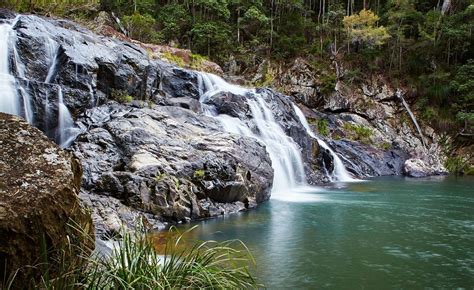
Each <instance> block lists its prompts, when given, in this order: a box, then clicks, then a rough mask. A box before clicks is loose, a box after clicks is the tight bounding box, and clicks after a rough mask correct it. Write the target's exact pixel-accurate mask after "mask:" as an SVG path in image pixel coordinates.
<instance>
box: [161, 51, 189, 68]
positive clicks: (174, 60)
mask: <svg viewBox="0 0 474 290" xmlns="http://www.w3.org/2000/svg"><path fill="white" fill-rule="evenodd" d="M161 56H162V57H163V58H164V59H166V60H167V61H169V62H171V63H174V64H175V65H177V66H180V67H184V66H185V65H186V63H185V61H184V59H183V58H182V57H180V56H178V55H176V54H172V53H171V52H169V51H165V52H163V53H162V54H161Z"/></svg>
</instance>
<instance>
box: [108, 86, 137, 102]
mask: <svg viewBox="0 0 474 290" xmlns="http://www.w3.org/2000/svg"><path fill="white" fill-rule="evenodd" d="M110 98H111V99H112V100H114V101H117V102H119V103H130V102H131V101H133V97H132V96H130V95H129V94H128V93H127V91H124V90H116V89H112V91H111V92H110Z"/></svg>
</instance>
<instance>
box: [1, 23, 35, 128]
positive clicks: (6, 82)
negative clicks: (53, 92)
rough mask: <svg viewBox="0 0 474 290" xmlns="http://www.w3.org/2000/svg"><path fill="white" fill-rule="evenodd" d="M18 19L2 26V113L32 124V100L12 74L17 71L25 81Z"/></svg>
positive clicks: (19, 76)
mask: <svg viewBox="0 0 474 290" xmlns="http://www.w3.org/2000/svg"><path fill="white" fill-rule="evenodd" d="M18 19H19V16H18V17H16V18H15V19H14V20H13V23H12V24H9V23H2V24H0V91H1V92H2V98H0V112H5V113H9V114H13V115H18V116H22V117H24V118H25V119H26V120H27V121H28V122H29V123H32V122H33V116H34V115H33V109H32V105H31V98H30V96H29V94H28V92H27V91H26V90H25V89H24V88H23V87H22V86H20V85H19V84H18V82H17V80H16V78H15V76H14V75H13V74H12V71H15V72H16V73H17V76H18V78H21V79H24V67H23V64H22V63H21V61H20V58H19V56H18V52H17V50H16V46H15V43H16V35H15V33H14V30H13V27H14V26H15V24H16V22H17V21H18ZM10 55H13V61H12V62H10ZM11 64H13V66H14V67H13V68H12V67H11Z"/></svg>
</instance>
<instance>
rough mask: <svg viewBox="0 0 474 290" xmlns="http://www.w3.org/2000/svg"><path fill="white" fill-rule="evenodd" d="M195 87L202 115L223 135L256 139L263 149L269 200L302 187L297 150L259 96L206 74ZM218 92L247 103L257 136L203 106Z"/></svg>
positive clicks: (244, 126)
mask: <svg viewBox="0 0 474 290" xmlns="http://www.w3.org/2000/svg"><path fill="white" fill-rule="evenodd" d="M198 84H199V90H200V94H201V97H200V102H201V104H202V108H203V112H204V113H205V114H206V115H208V116H212V117H215V118H216V119H218V120H219V121H220V122H221V123H222V125H223V127H224V129H225V130H226V131H228V132H231V133H236V134H240V135H243V136H248V137H253V138H256V139H258V140H260V141H261V142H262V143H264V144H265V145H266V148H267V152H268V154H269V155H270V159H271V160H272V167H273V169H274V180H273V189H272V195H273V196H278V195H284V194H287V193H289V192H294V191H295V189H296V188H297V187H300V186H304V185H306V180H305V173H304V167H303V160H302V158H301V154H300V152H299V149H298V146H297V145H296V144H295V142H294V141H293V139H292V138H290V137H288V136H287V135H286V134H285V132H284V131H283V129H282V128H281V127H280V125H279V124H278V123H277V122H276V121H275V119H274V116H273V114H272V112H271V110H270V109H269V107H268V105H267V104H266V103H265V101H264V99H263V97H262V96H261V95H259V94H258V93H256V92H255V90H252V89H246V88H242V87H239V86H236V85H232V84H229V83H227V82H226V81H224V80H223V79H222V78H220V77H218V76H215V75H212V74H207V73H200V74H199V75H198ZM219 92H230V93H233V94H236V95H243V96H247V102H248V104H249V107H250V109H251V112H252V117H253V119H252V121H253V122H254V124H255V125H256V127H257V129H258V132H253V131H252V130H251V129H250V128H249V126H248V125H246V124H245V123H244V122H243V121H242V120H240V119H238V118H234V117H230V116H228V115H218V114H217V113H216V110H215V108H214V107H213V106H210V105H207V104H206V103H205V102H206V101H207V100H208V98H210V97H212V96H213V95H215V94H217V93H219Z"/></svg>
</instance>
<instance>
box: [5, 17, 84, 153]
mask: <svg viewBox="0 0 474 290" xmlns="http://www.w3.org/2000/svg"><path fill="white" fill-rule="evenodd" d="M19 18H20V16H17V17H16V18H15V20H14V21H13V22H12V24H8V23H3V24H0V92H1V93H2V95H1V98H0V111H1V112H5V113H9V114H14V115H18V116H22V117H24V118H25V119H26V120H27V121H28V122H29V123H30V124H32V123H33V121H34V120H33V118H34V112H33V106H32V100H31V96H30V95H29V93H28V90H27V89H25V88H24V87H23V86H22V85H21V82H20V83H18V81H17V79H21V80H22V82H26V83H27V84H28V80H27V79H26V77H25V68H24V65H23V64H22V62H21V59H20V56H19V54H18V51H17V49H16V40H17V39H16V37H17V36H16V33H15V31H14V29H13V27H14V26H15V24H16V22H17V21H18V19H19ZM44 45H45V48H46V54H47V57H48V58H49V60H50V62H51V65H50V68H49V70H48V74H47V76H46V79H45V83H51V81H52V80H53V77H54V74H55V69H56V66H57V56H58V49H59V46H58V44H57V43H56V42H55V41H54V40H53V39H51V38H47V39H46V41H45V44H44ZM10 56H12V57H13V59H12V61H10V59H11V57H10ZM12 65H13V67H11V66H12ZM13 72H16V78H15V76H14V75H13ZM57 94H58V98H57V99H58V104H57V106H58V120H57V128H56V133H55V135H56V136H55V138H56V141H57V142H58V143H59V145H60V146H62V147H66V146H68V145H69V144H70V143H71V141H72V140H74V139H75V137H76V136H77V135H78V134H79V133H80V130H79V129H78V128H76V127H75V126H74V120H73V118H72V116H71V113H70V112H69V110H68V108H67V107H66V105H65V104H64V102H63V94H62V90H61V87H60V86H59V85H58V90H57ZM48 99H49V98H48V96H46V104H45V106H46V108H45V116H44V117H45V118H46V119H48V118H51V116H50V113H49V112H50V111H51V110H50V109H49V105H48ZM45 123H46V124H47V123H48V122H45ZM46 129H48V128H46Z"/></svg>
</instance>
